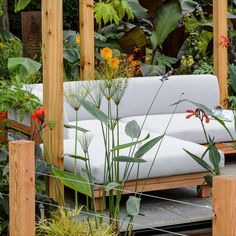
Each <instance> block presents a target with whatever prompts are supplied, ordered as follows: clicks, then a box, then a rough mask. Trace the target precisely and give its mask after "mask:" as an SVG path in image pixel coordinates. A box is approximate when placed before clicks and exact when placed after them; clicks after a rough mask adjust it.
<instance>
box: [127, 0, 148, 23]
mask: <svg viewBox="0 0 236 236" xmlns="http://www.w3.org/2000/svg"><path fill="white" fill-rule="evenodd" d="M128 3H129V5H130V6H131V8H132V11H133V13H134V15H135V16H136V18H144V19H148V15H147V10H146V9H145V8H143V7H142V6H141V5H140V4H139V2H138V1H137V0H128Z"/></svg>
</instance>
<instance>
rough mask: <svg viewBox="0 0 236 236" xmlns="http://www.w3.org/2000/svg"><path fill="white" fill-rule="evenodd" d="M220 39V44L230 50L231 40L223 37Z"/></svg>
mask: <svg viewBox="0 0 236 236" xmlns="http://www.w3.org/2000/svg"><path fill="white" fill-rule="evenodd" d="M220 37H221V39H222V40H221V41H220V43H219V44H220V45H222V46H223V47H224V48H228V47H229V46H230V40H229V39H228V38H227V37H225V36H223V35H221V36H220Z"/></svg>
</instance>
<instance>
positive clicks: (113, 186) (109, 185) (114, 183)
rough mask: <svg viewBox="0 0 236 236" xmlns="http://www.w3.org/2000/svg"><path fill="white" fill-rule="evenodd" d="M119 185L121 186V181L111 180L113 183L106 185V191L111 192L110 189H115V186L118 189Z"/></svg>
mask: <svg viewBox="0 0 236 236" xmlns="http://www.w3.org/2000/svg"><path fill="white" fill-rule="evenodd" d="M119 186H120V184H119V183H116V182H111V183H109V184H107V185H106V188H105V191H106V192H109V191H111V190H112V189H114V188H115V189H117V188H118V187H119Z"/></svg>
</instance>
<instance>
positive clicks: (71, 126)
mask: <svg viewBox="0 0 236 236" xmlns="http://www.w3.org/2000/svg"><path fill="white" fill-rule="evenodd" d="M64 127H65V128H68V129H77V130H79V131H81V132H83V133H86V132H88V131H89V130H87V129H84V128H81V127H79V126H76V125H67V124H65V125H64Z"/></svg>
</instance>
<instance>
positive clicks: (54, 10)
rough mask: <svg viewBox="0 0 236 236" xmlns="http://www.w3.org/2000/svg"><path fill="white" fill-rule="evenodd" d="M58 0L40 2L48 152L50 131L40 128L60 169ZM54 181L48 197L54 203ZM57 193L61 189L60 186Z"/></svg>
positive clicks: (60, 34) (60, 38)
mask: <svg viewBox="0 0 236 236" xmlns="http://www.w3.org/2000/svg"><path fill="white" fill-rule="evenodd" d="M62 2H63V1H62V0H42V51H43V101H44V106H45V109H46V119H47V120H50V121H53V122H55V124H56V126H55V128H54V129H53V131H52V147H51V149H50V131H49V128H48V126H47V127H46V128H45V129H44V144H45V148H46V149H47V150H48V151H49V150H52V153H51V158H52V159H53V164H54V165H56V166H57V167H59V168H61V169H64V163H63V159H62V155H63V127H64V118H63V116H64V111H63V25H62V21H63V14H62V9H63V8H62ZM53 182H54V181H52V180H50V188H49V191H50V192H49V195H50V197H52V198H53V199H55V200H56V192H55V188H54V184H53ZM61 192H62V193H63V187H62V185H61Z"/></svg>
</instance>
